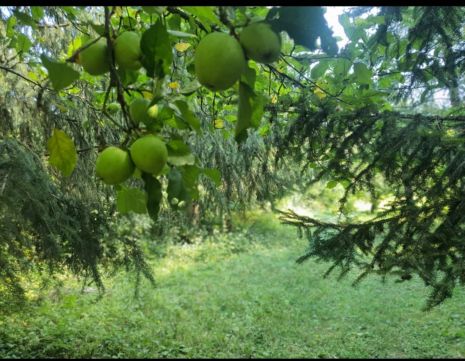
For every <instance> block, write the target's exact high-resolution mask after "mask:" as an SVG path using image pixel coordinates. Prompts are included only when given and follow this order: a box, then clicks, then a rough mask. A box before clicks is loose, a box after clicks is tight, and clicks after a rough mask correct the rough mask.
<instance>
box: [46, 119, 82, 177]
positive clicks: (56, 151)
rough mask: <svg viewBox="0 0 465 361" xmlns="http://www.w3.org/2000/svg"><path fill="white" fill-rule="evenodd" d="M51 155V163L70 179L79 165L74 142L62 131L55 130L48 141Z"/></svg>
mask: <svg viewBox="0 0 465 361" xmlns="http://www.w3.org/2000/svg"><path fill="white" fill-rule="evenodd" d="M47 150H48V152H49V153H50V157H49V160H48V161H49V163H50V164H51V165H52V166H54V167H56V168H57V169H59V170H60V171H61V173H62V174H63V175H64V176H66V177H68V176H70V175H71V173H72V172H73V170H74V168H75V167H76V163H77V152H76V147H75V146H74V142H73V140H72V139H71V138H70V137H69V136H68V135H67V134H66V133H65V132H64V131H62V130H60V129H56V128H55V129H53V134H52V136H51V137H50V138H49V139H48V141H47Z"/></svg>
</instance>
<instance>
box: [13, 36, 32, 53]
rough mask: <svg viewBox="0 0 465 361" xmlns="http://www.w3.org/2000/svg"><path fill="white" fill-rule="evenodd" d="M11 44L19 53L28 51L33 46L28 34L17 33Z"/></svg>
mask: <svg viewBox="0 0 465 361" xmlns="http://www.w3.org/2000/svg"><path fill="white" fill-rule="evenodd" d="M11 45H12V46H14V48H15V49H16V51H17V52H18V53H26V52H27V51H28V50H29V49H30V48H31V46H32V42H31V40H29V37H27V36H26V35H24V34H22V33H17V35H16V38H15V39H14V41H13V42H12V44H11Z"/></svg>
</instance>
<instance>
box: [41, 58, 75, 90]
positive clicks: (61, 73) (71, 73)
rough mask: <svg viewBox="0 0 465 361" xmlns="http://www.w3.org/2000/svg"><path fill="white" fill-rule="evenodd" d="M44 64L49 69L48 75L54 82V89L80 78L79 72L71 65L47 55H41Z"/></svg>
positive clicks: (64, 86)
mask: <svg viewBox="0 0 465 361" xmlns="http://www.w3.org/2000/svg"><path fill="white" fill-rule="evenodd" d="M40 58H41V60H42V64H43V65H44V66H45V68H46V69H47V71H48V77H49V78H50V81H51V82H52V86H53V89H55V90H61V89H63V88H66V87H67V86H68V85H71V84H72V83H73V82H74V81H75V80H76V79H79V76H80V74H79V72H78V71H76V70H74V69H73V68H71V67H70V66H69V65H67V64H64V63H60V62H57V61H55V60H51V59H49V58H48V57H47V56H46V55H44V54H42V55H41V56H40Z"/></svg>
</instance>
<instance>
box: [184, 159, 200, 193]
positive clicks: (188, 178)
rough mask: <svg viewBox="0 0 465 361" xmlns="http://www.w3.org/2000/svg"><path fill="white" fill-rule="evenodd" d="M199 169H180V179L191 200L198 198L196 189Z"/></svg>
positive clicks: (192, 167)
mask: <svg viewBox="0 0 465 361" xmlns="http://www.w3.org/2000/svg"><path fill="white" fill-rule="evenodd" d="M200 173H201V169H200V168H199V167H197V166H195V165H186V166H184V167H182V179H183V182H184V187H185V189H186V190H187V192H188V193H189V196H190V197H191V198H193V199H198V198H199V190H198V189H197V184H198V178H199V175H200Z"/></svg>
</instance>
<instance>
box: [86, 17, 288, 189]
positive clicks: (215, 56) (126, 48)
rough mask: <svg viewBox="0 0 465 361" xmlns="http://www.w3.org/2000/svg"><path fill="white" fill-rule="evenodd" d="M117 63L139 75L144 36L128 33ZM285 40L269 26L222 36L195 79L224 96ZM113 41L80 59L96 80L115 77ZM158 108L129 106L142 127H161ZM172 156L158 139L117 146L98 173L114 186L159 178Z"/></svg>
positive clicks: (116, 46)
mask: <svg viewBox="0 0 465 361" xmlns="http://www.w3.org/2000/svg"><path fill="white" fill-rule="evenodd" d="M112 45H113V50H114V57H115V63H116V64H117V65H118V68H119V69H122V70H128V71H135V70H138V69H140V68H141V67H142V63H141V57H142V52H141V49H140V36H139V34H137V33H136V32H134V31H125V32H123V33H122V34H120V35H119V36H118V37H117V38H116V39H115V40H114V42H113V44H112ZM280 52H281V38H280V36H279V34H277V33H276V32H274V31H273V29H272V28H271V26H270V25H269V24H267V23H265V22H258V23H253V24H250V25H248V26H246V27H245V28H244V29H243V30H242V32H241V33H240V35H239V40H237V39H236V38H234V37H233V36H231V35H228V34H226V33H222V32H213V33H210V34H208V35H207V36H205V37H204V38H203V39H202V40H201V41H200V43H199V44H198V47H197V49H196V52H195V59H194V65H195V73H196V76H197V78H198V81H199V82H200V84H202V85H203V86H205V87H206V88H208V89H210V90H212V91H222V90H226V89H228V88H230V87H232V86H233V85H234V84H235V83H236V82H237V81H238V80H239V79H240V77H241V75H242V74H243V72H244V71H245V69H246V66H247V63H246V62H247V60H246V59H252V60H254V61H256V62H259V63H264V64H269V63H272V62H274V61H276V60H277V59H278V58H279V55H280ZM108 56H109V49H108V44H107V40H106V39H105V38H100V39H98V40H97V41H94V42H93V43H92V44H90V45H88V46H85V47H84V48H83V50H82V51H81V52H80V53H79V55H78V60H77V62H78V63H79V64H81V65H82V67H83V68H84V70H85V71H86V72H88V73H89V74H91V75H103V74H105V73H107V72H109V71H110V66H109V64H110V62H109V59H108ZM118 109H119V104H118V103H111V104H110V105H109V106H108V107H107V110H108V111H109V112H110V113H114V112H117V111H118ZM157 113H158V108H157V105H153V106H150V101H149V100H147V99H145V98H136V99H134V100H133V101H132V102H131V104H130V106H129V114H130V117H131V119H132V121H133V122H134V125H135V126H137V125H138V124H139V123H144V124H145V125H146V126H147V127H149V128H151V125H153V124H155V123H156V122H154V121H153V120H154V119H156V117H157ZM167 159H168V151H167V148H166V145H165V143H164V141H163V140H162V139H161V138H160V137H158V136H155V135H153V134H150V135H146V136H143V137H141V138H139V139H137V140H136V141H135V142H134V143H133V144H132V145H131V147H130V149H129V150H124V149H121V148H118V147H116V146H109V147H107V148H105V149H104V150H103V151H102V152H101V153H100V154H99V155H98V157H97V161H96V173H97V176H98V177H99V178H101V179H102V181H103V182H104V183H106V184H110V185H114V184H119V183H121V182H124V181H125V180H127V179H128V178H129V177H131V175H132V174H133V173H134V170H135V168H138V169H139V170H141V171H143V172H146V173H149V174H153V175H154V176H157V175H159V174H160V172H161V171H162V169H163V168H164V167H165V165H166V162H167Z"/></svg>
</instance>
